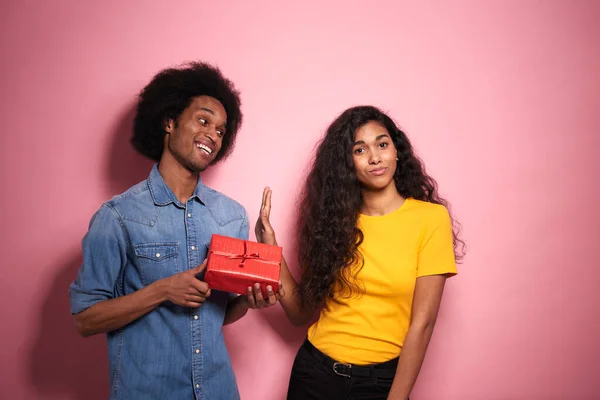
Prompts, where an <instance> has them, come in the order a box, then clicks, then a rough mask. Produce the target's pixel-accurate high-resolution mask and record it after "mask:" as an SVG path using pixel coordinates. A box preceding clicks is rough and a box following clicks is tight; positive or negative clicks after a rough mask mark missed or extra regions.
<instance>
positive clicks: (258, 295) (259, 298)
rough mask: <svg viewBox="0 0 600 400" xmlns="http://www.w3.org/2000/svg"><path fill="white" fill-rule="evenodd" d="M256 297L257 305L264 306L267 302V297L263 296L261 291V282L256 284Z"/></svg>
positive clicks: (254, 290)
mask: <svg viewBox="0 0 600 400" xmlns="http://www.w3.org/2000/svg"><path fill="white" fill-rule="evenodd" d="M253 292H254V298H255V299H256V305H257V306H258V307H262V306H263V305H264V303H265V299H264V298H263V295H262V292H261V291H260V284H258V283H255V284H254V289H253Z"/></svg>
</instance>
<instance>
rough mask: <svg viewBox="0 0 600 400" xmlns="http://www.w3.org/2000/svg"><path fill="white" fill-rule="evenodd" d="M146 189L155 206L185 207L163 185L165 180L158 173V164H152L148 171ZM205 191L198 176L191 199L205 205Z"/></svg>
mask: <svg viewBox="0 0 600 400" xmlns="http://www.w3.org/2000/svg"><path fill="white" fill-rule="evenodd" d="M148 188H149V189H150V194H151V195H152V200H153V201H154V204H156V205H157V206H166V205H168V204H171V203H174V204H175V205H177V206H180V207H185V205H183V204H181V202H180V201H179V199H178V198H177V196H175V193H173V191H172V190H171V188H170V187H169V186H167V184H166V183H165V180H164V179H163V177H162V175H161V174H160V172H159V171H158V164H154V166H153V167H152V171H150V176H148ZM207 190H208V188H207V187H206V186H204V184H203V183H202V178H201V177H200V176H198V184H197V185H196V189H194V193H193V194H192V196H191V198H196V199H198V200H199V201H200V202H201V203H202V204H206V203H205V200H206V197H207V196H206V191H207Z"/></svg>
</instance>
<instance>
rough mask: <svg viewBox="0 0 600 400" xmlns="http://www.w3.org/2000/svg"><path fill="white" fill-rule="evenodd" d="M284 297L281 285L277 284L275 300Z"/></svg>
mask: <svg viewBox="0 0 600 400" xmlns="http://www.w3.org/2000/svg"><path fill="white" fill-rule="evenodd" d="M284 296H285V289H284V288H283V283H281V282H279V288H277V300H279V299H280V298H282V297H284Z"/></svg>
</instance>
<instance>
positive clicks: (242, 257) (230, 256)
mask: <svg viewBox="0 0 600 400" xmlns="http://www.w3.org/2000/svg"><path fill="white" fill-rule="evenodd" d="M246 243H247V241H246V240H244V252H243V253H242V254H234V253H227V252H224V251H212V254H215V255H218V256H225V257H227V258H228V259H230V260H237V259H240V260H241V261H240V264H239V267H240V268H243V267H244V263H245V262H246V260H248V259H252V260H260V261H262V262H265V263H268V264H273V262H272V261H271V260H267V259H265V258H262V257H261V256H260V254H258V253H250V254H248V247H247V245H246ZM277 264H278V265H279V263H277Z"/></svg>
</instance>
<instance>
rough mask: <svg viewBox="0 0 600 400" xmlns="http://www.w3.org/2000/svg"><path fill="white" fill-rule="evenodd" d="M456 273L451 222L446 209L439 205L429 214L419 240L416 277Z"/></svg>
mask: <svg viewBox="0 0 600 400" xmlns="http://www.w3.org/2000/svg"><path fill="white" fill-rule="evenodd" d="M456 273H457V270H456V260H455V259H454V247H453V243H452V222H451V220H450V214H449V213H448V210H447V209H446V207H444V206H441V205H439V206H436V207H435V209H434V210H433V212H432V213H431V218H430V219H429V220H428V221H427V223H426V226H425V229H424V233H423V236H422V238H421V243H420V246H419V255H418V262H417V277H420V276H428V275H442V274H449V275H456Z"/></svg>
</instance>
